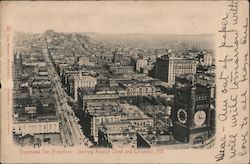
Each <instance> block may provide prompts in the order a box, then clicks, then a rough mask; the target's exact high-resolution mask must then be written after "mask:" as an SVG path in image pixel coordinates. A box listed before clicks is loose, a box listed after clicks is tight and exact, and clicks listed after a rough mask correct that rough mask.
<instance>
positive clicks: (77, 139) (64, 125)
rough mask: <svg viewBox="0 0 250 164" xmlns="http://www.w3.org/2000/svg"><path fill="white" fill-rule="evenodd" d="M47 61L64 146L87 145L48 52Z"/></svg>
mask: <svg viewBox="0 0 250 164" xmlns="http://www.w3.org/2000/svg"><path fill="white" fill-rule="evenodd" d="M44 56H45V59H46V61H47V62H48V67H49V68H48V70H49V76H50V79H51V81H52V84H53V87H54V89H55V98H56V102H57V109H58V111H57V112H58V114H59V116H60V117H59V118H60V121H61V135H62V142H63V145H64V146H74V145H84V146H85V145H86V143H84V141H85V140H84V138H85V137H84V135H83V134H82V132H81V127H80V125H79V124H78V122H77V120H78V118H77V117H76V116H75V114H74V111H73V110H72V109H71V107H70V106H69V105H68V104H67V99H66V96H65V95H66V93H65V92H64V90H63V88H62V86H61V83H60V78H59V76H58V75H57V73H56V71H55V68H54V67H53V64H52V62H51V59H50V58H49V55H48V51H47V52H46V53H44Z"/></svg>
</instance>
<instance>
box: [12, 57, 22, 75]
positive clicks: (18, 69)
mask: <svg viewBox="0 0 250 164" xmlns="http://www.w3.org/2000/svg"><path fill="white" fill-rule="evenodd" d="M13 67H14V75H13V76H14V79H20V77H21V75H22V55H21V54H19V53H16V54H15V55H14V66H13Z"/></svg>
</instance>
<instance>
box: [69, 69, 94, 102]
mask: <svg viewBox="0 0 250 164" xmlns="http://www.w3.org/2000/svg"><path fill="white" fill-rule="evenodd" d="M96 83H97V80H96V77H92V76H89V75H87V76H83V75H82V74H81V73H80V75H79V76H75V77H73V83H72V84H73V86H72V89H73V95H74V99H75V101H77V100H78V94H77V90H78V88H95V86H96Z"/></svg>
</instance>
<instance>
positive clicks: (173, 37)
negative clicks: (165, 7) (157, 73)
mask: <svg viewBox="0 0 250 164" xmlns="http://www.w3.org/2000/svg"><path fill="white" fill-rule="evenodd" d="M83 35H87V36H89V37H90V38H91V39H93V40H95V41H96V42H101V43H109V44H127V45H129V46H132V47H138V48H167V47H168V46H170V45H175V44H176V43H187V44H189V45H192V46H196V47H200V48H202V49H214V42H215V41H214V35H213V34H199V35H181V34H140V33H136V34H101V33H92V32H90V33H83Z"/></svg>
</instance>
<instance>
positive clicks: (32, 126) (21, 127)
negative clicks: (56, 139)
mask: <svg viewBox="0 0 250 164" xmlns="http://www.w3.org/2000/svg"><path fill="white" fill-rule="evenodd" d="M48 125H49V126H48V128H49V129H52V127H53V126H54V128H57V127H58V124H53V125H52V124H48ZM17 127H18V129H17V130H19V129H20V130H22V129H23V130H25V129H34V130H36V129H39V130H42V129H47V125H32V124H31V125H19V126H17ZM14 129H16V127H14Z"/></svg>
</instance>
